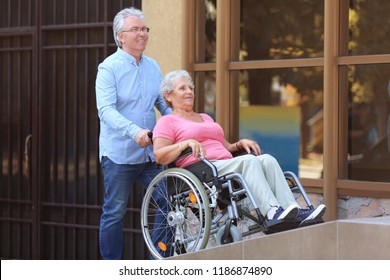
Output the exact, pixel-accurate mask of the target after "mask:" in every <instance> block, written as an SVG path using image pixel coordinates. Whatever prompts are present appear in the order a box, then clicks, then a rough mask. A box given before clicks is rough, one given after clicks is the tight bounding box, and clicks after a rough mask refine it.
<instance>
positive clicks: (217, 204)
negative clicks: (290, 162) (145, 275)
mask: <svg viewBox="0 0 390 280" xmlns="http://www.w3.org/2000/svg"><path fill="white" fill-rule="evenodd" d="M189 152H190V151H184V152H183V154H184V155H188V153H189ZM183 154H182V156H183ZM182 156H181V157H182ZM284 175H285V178H286V180H287V181H288V183H289V185H290V188H291V189H292V191H293V192H295V191H299V192H300V193H301V194H302V197H303V199H304V200H305V202H306V204H307V207H308V208H310V209H314V207H313V205H312V204H311V202H310V199H309V197H308V196H307V194H306V192H305V190H304V189H303V187H302V185H301V183H300V182H299V180H298V177H297V176H296V175H295V174H294V173H293V172H291V171H286V172H284ZM244 197H247V198H248V199H249V201H250V203H251V205H252V207H253V210H252V211H251V212H249V211H248V210H246V209H244V208H243V207H241V206H240V205H239V204H238V203H237V202H238V201H239V200H242V199H243V198H244ZM243 217H246V218H248V219H249V220H251V221H253V223H254V224H253V225H251V226H249V227H248V230H247V231H243V232H241V231H240V230H239V229H238V222H239V221H240V220H241V219H242V218H243ZM321 222H323V220H322V218H320V219H314V220H311V221H310V222H305V223H302V222H301V221H299V220H297V219H281V220H276V221H274V220H267V219H266V218H265V217H264V216H263V215H262V214H261V212H260V210H259V207H258V205H257V203H256V201H255V199H254V198H253V196H252V194H251V192H250V190H249V187H248V185H247V183H246V181H245V179H244V178H243V176H242V175H241V174H239V173H235V172H233V173H229V174H225V175H222V176H219V175H218V171H217V168H216V167H215V166H214V165H213V164H212V163H211V162H210V161H209V160H207V159H205V158H201V157H200V161H199V162H197V163H194V164H192V165H190V166H187V167H186V168H177V167H169V166H168V168H165V169H164V170H163V171H162V172H161V173H160V174H158V175H157V176H156V177H155V178H154V179H153V180H152V182H151V183H150V185H149V186H148V188H147V190H146V193H145V196H144V199H143V203H142V208H141V228H142V233H143V237H144V240H145V243H146V245H147V248H148V250H149V252H150V253H151V255H152V256H153V257H154V258H156V259H163V258H167V257H170V256H173V255H175V254H177V255H180V254H184V253H188V252H195V251H198V250H201V249H204V248H206V246H207V245H208V243H209V241H210V240H209V237H210V235H214V236H215V242H216V245H222V244H228V243H232V242H237V241H240V240H242V238H243V237H245V236H248V235H251V234H254V233H257V232H263V233H264V234H272V233H275V232H280V231H285V230H289V229H294V228H298V227H303V226H307V225H312V224H316V223H321Z"/></svg>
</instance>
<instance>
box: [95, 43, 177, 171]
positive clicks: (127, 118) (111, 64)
mask: <svg viewBox="0 0 390 280" xmlns="http://www.w3.org/2000/svg"><path fill="white" fill-rule="evenodd" d="M161 79H162V77H161V70H160V67H159V65H158V64H157V62H156V61H155V60H154V59H152V58H150V57H147V56H145V55H144V56H142V58H141V60H140V62H139V65H137V63H136V60H135V58H134V57H133V56H131V55H130V54H128V53H126V52H125V51H123V50H122V49H120V48H118V50H117V51H116V52H115V53H114V54H112V55H110V56H109V57H107V58H106V59H105V60H104V61H103V62H102V63H100V64H99V66H98V73H97V77H96V105H97V109H98V115H99V119H100V137H99V158H100V160H101V158H102V156H107V157H109V158H110V159H111V160H112V161H113V162H115V163H118V164H138V163H144V162H147V161H149V160H150V159H152V160H154V156H153V150H152V146H148V147H146V148H141V147H140V146H139V145H138V144H137V143H136V142H135V140H134V138H135V136H136V135H137V133H138V132H139V131H140V130H141V129H148V130H153V128H154V126H155V124H156V114H155V109H154V107H156V108H157V109H158V110H159V111H160V113H161V115H166V114H169V113H171V109H170V108H169V107H168V106H167V105H166V104H165V102H164V100H163V99H162V97H161V96H160V95H159V85H160V82H161Z"/></svg>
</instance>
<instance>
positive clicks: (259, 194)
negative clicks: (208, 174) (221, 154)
mask: <svg viewBox="0 0 390 280" xmlns="http://www.w3.org/2000/svg"><path fill="white" fill-rule="evenodd" d="M213 164H214V165H215V166H216V167H217V169H218V173H219V174H220V175H224V174H227V173H230V172H237V173H239V174H241V175H242V176H243V177H244V178H245V180H246V182H247V184H248V186H249V189H250V192H251V193H252V195H253V197H254V198H255V200H256V202H257V203H258V206H259V209H260V212H261V213H262V214H263V215H264V216H265V215H266V214H267V213H268V211H269V210H270V209H271V207H279V206H281V204H280V203H279V202H278V200H277V199H276V197H275V195H274V194H273V192H272V191H271V188H270V186H269V184H268V182H267V180H266V177H265V175H264V172H263V169H262V166H261V161H259V160H258V158H257V157H255V156H253V155H243V156H239V157H235V158H232V159H229V160H219V161H215V162H213Z"/></svg>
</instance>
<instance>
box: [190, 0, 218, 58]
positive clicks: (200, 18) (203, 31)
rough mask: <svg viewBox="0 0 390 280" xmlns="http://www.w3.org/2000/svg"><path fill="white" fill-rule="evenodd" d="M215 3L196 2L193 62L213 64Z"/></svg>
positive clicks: (212, 0)
mask: <svg viewBox="0 0 390 280" xmlns="http://www.w3.org/2000/svg"><path fill="white" fill-rule="evenodd" d="M216 2H217V1H216V0H205V1H196V2H195V4H196V9H197V11H196V15H197V16H196V26H195V28H196V30H195V36H196V38H195V42H196V50H195V61H196V62H215V57H216V39H217V3H216Z"/></svg>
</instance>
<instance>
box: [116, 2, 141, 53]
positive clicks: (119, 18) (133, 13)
mask: <svg viewBox="0 0 390 280" xmlns="http://www.w3.org/2000/svg"><path fill="white" fill-rule="evenodd" d="M128 17H135V18H140V19H144V13H143V12H142V11H141V10H138V9H136V8H133V7H131V8H125V9H123V10H121V11H119V12H118V13H117V14H116V16H115V18H114V22H113V24H112V31H113V33H114V40H115V43H116V45H117V46H118V47H120V48H122V43H121V42H120V41H119V39H118V33H120V32H122V31H123V26H124V25H125V19H126V18H128Z"/></svg>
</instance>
